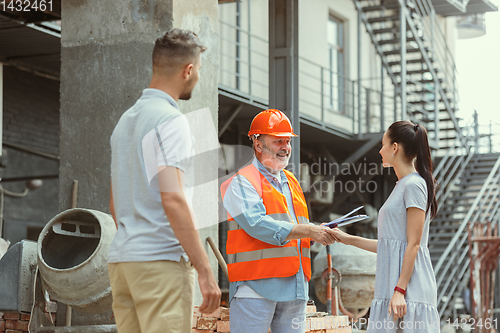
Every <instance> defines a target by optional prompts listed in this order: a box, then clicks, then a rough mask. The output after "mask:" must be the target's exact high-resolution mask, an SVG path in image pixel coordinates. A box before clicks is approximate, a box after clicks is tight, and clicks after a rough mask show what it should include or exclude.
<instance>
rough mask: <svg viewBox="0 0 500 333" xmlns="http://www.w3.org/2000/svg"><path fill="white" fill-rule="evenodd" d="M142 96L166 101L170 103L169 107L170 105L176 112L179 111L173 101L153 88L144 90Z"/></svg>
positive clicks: (170, 97)
mask: <svg viewBox="0 0 500 333" xmlns="http://www.w3.org/2000/svg"><path fill="white" fill-rule="evenodd" d="M142 96H145V97H156V98H163V99H166V100H167V101H168V102H169V103H170V105H172V106H173V107H174V108H176V109H177V110H180V109H179V105H178V104H177V102H176V101H175V99H174V98H173V97H172V96H170V95H169V94H167V93H166V92H164V91H162V90H159V89H154V88H146V89H144V90H143V91H142Z"/></svg>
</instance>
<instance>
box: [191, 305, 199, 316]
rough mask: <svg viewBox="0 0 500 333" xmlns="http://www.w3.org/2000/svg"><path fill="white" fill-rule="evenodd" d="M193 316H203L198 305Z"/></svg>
mask: <svg viewBox="0 0 500 333" xmlns="http://www.w3.org/2000/svg"><path fill="white" fill-rule="evenodd" d="M193 316H195V317H201V312H200V310H199V308H198V307H197V306H195V307H194V309H193Z"/></svg>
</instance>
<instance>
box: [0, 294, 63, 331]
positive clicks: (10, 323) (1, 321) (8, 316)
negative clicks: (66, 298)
mask: <svg viewBox="0 0 500 333" xmlns="http://www.w3.org/2000/svg"><path fill="white" fill-rule="evenodd" d="M49 310H50V314H49ZM56 311H57V303H55V302H47V303H46V304H45V314H46V316H47V317H48V318H50V316H52V321H53V322H55V320H56ZM29 322H30V315H29V314H26V313H22V312H0V333H25V332H28V326H29Z"/></svg>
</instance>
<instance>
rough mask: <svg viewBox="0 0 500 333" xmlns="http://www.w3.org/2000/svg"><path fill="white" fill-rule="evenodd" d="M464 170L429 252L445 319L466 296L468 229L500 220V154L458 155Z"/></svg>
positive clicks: (444, 204)
mask: <svg viewBox="0 0 500 333" xmlns="http://www.w3.org/2000/svg"><path fill="white" fill-rule="evenodd" d="M458 158H459V159H460V160H463V162H462V163H463V166H466V167H465V168H464V172H463V173H462V175H461V176H460V178H459V181H458V182H457V183H456V184H451V186H448V191H449V195H448V196H442V197H441V198H439V200H440V202H441V205H440V206H439V211H438V214H437V216H436V218H435V219H434V220H433V221H432V223H431V226H430V239H429V251H430V253H431V258H432V261H433V265H434V271H435V274H436V280H437V286H438V288H437V289H438V310H439V314H440V316H441V318H449V317H450V316H451V315H452V312H453V307H454V301H455V300H456V298H457V297H461V296H462V292H463V290H464V288H466V287H467V283H468V281H469V277H470V273H469V263H470V258H469V247H468V230H469V228H471V227H472V225H474V224H478V223H480V224H484V223H486V222H487V221H491V222H495V223H498V213H499V210H498V208H499V205H500V200H499V194H500V183H499V179H500V173H499V171H500V170H499V167H500V154H498V153H496V154H494V153H490V154H474V155H473V153H472V152H471V153H470V154H469V155H468V156H460V157H458Z"/></svg>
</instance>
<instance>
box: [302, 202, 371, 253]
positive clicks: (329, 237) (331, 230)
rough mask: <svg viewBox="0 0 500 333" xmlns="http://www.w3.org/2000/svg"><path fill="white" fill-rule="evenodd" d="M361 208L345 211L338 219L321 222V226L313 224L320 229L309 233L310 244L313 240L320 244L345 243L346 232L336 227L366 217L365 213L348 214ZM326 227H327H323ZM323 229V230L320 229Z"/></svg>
mask: <svg viewBox="0 0 500 333" xmlns="http://www.w3.org/2000/svg"><path fill="white" fill-rule="evenodd" d="M361 208H363V206H360V207H358V208H356V209H354V210H352V211H350V212H349V213H347V214H346V215H344V216H341V217H339V218H338V219H335V220H333V221H330V222H328V223H323V224H321V226H315V227H319V228H320V230H315V232H313V234H312V235H311V245H312V244H314V242H318V243H320V244H322V245H330V244H333V243H335V242H340V243H344V244H346V242H347V238H348V237H349V235H348V234H346V233H345V232H343V231H341V230H340V229H338V228H337V227H344V226H346V225H349V224H352V223H356V222H359V221H363V220H366V219H367V218H368V216H367V215H355V216H350V215H352V214H353V213H355V212H357V211H358V210H360V209H361ZM324 227H328V228H324ZM321 229H323V230H321Z"/></svg>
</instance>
